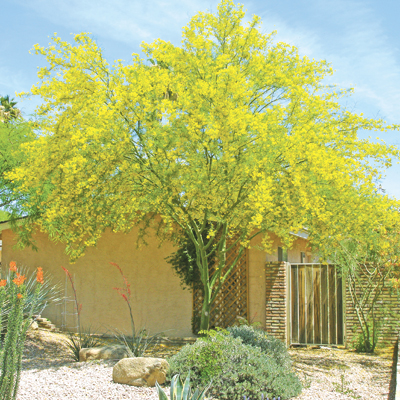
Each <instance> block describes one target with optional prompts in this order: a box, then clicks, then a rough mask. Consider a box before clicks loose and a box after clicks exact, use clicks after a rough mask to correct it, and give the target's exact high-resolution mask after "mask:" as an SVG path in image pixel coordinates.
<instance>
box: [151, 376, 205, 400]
mask: <svg viewBox="0 0 400 400" xmlns="http://www.w3.org/2000/svg"><path fill="white" fill-rule="evenodd" d="M156 386H157V391H158V399H159V400H168V397H167V395H166V394H165V392H164V391H163V390H162V389H161V386H160V385H159V384H158V382H156ZM210 386H211V382H210V383H209V384H208V385H207V386H206V387H205V388H204V389H203V390H202V391H200V389H196V390H195V392H194V393H193V394H192V390H191V388H190V371H189V374H188V376H187V378H186V380H185V383H184V384H183V383H182V381H181V380H180V378H179V374H177V375H174V377H173V378H172V379H171V391H170V400H205V397H204V396H205V395H206V392H207V390H208V389H209V388H210Z"/></svg>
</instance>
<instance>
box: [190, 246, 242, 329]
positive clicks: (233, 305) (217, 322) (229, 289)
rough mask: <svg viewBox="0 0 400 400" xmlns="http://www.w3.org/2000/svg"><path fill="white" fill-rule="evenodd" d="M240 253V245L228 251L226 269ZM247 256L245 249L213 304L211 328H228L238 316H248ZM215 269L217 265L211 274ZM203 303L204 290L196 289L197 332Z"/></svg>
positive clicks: (194, 297)
mask: <svg viewBox="0 0 400 400" xmlns="http://www.w3.org/2000/svg"><path fill="white" fill-rule="evenodd" d="M227 246H229V244H227ZM238 253H239V245H237V246H236V247H234V248H233V249H232V250H230V251H229V253H227V255H226V267H225V270H226V269H228V268H229V266H231V265H232V263H233V262H234V260H235V258H236V257H237V255H238ZM246 258H247V257H246V251H244V252H243V254H242V255H241V257H240V259H239V260H238V262H237V264H236V266H235V267H234V268H233V270H232V271H231V273H230V274H229V276H228V278H227V279H226V281H225V282H224V284H223V286H222V288H221V290H220V292H219V293H218V295H217V298H216V299H215V301H214V303H213V304H212V306H211V316H210V327H211V328H214V327H217V326H218V327H221V328H227V327H228V326H232V325H233V324H234V323H235V322H237V317H243V318H246V319H247V318H248V304H247V263H246ZM214 270H215V267H213V268H211V269H210V275H211V273H213V272H214ZM202 305H203V296H202V292H201V290H198V289H196V290H194V291H193V328H194V331H195V332H196V331H197V330H198V328H199V324H200V316H201V308H202Z"/></svg>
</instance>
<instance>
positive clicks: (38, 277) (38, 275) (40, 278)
mask: <svg viewBox="0 0 400 400" xmlns="http://www.w3.org/2000/svg"><path fill="white" fill-rule="evenodd" d="M36 281H37V282H39V283H40V284H41V285H43V283H44V280H43V269H42V268H41V267H39V268H38V269H37V273H36Z"/></svg>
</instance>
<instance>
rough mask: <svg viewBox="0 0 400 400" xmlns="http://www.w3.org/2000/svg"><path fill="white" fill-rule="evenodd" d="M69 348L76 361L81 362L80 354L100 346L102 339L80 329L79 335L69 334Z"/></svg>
mask: <svg viewBox="0 0 400 400" xmlns="http://www.w3.org/2000/svg"><path fill="white" fill-rule="evenodd" d="M66 343H67V347H68V349H69V351H70V352H71V355H72V358H73V360H74V361H78V362H79V352H80V351H81V350H82V349H85V348H90V347H97V346H99V345H100V339H99V338H98V337H96V336H93V334H92V333H91V332H90V328H89V329H88V330H86V331H85V330H84V329H80V330H79V332H78V333H73V332H68V340H67V342H66Z"/></svg>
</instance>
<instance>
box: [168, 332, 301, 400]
mask: <svg viewBox="0 0 400 400" xmlns="http://www.w3.org/2000/svg"><path fill="white" fill-rule="evenodd" d="M168 361H169V364H170V370H169V375H168V376H169V379H171V377H172V376H173V375H175V374H180V376H182V377H183V378H186V376H187V375H188V372H189V371H190V377H191V380H192V382H193V385H194V386H197V387H200V386H205V385H207V384H208V383H209V382H210V381H212V386H211V389H210V394H211V395H212V396H214V397H216V398H218V399H219V400H235V399H238V400H239V399H243V396H244V395H246V396H251V398H259V397H260V396H261V394H262V393H264V395H265V396H269V397H273V396H281V398H282V399H288V398H290V397H293V396H296V395H298V394H299V393H300V392H301V384H300V381H299V379H298V378H297V377H296V375H295V374H294V373H293V372H291V370H290V368H287V367H286V366H285V365H284V364H285V363H283V364H282V362H281V361H276V360H275V359H274V358H273V356H272V355H271V354H268V353H266V352H264V351H262V350H261V348H260V347H259V346H257V347H256V346H252V345H248V344H244V343H243V342H242V339H241V338H240V337H236V338H235V337H233V336H232V335H230V334H229V333H228V332H227V331H223V330H219V331H209V333H208V335H207V337H205V338H200V339H198V340H197V341H196V343H194V344H192V345H186V346H184V347H183V348H182V349H181V351H180V352H179V353H177V354H176V355H174V356H173V357H171V358H170V359H169V360H168Z"/></svg>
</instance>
